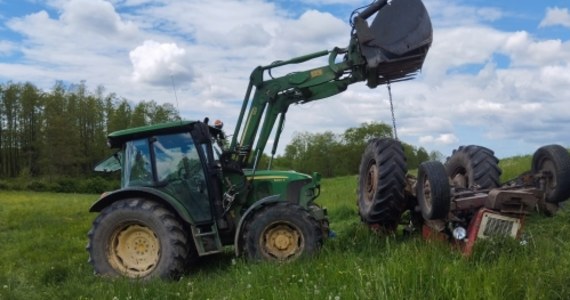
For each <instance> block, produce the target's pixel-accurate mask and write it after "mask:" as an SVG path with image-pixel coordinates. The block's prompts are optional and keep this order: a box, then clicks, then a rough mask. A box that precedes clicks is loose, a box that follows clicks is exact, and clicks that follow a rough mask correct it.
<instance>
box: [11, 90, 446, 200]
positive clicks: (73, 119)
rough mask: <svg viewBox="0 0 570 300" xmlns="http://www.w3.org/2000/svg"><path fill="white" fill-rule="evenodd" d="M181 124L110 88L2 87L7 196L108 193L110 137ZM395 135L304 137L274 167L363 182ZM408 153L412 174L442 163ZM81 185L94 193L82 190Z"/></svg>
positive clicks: (366, 132)
mask: <svg viewBox="0 0 570 300" xmlns="http://www.w3.org/2000/svg"><path fill="white" fill-rule="evenodd" d="M201 117H203V116H197V117H196V119H200V118H201ZM174 120H180V114H179V113H178V111H177V109H176V108H175V107H174V106H173V105H171V104H169V103H165V104H161V105H159V104H157V103H156V102H155V101H154V100H144V101H137V102H134V101H130V100H128V99H125V98H122V97H120V96H118V95H116V94H114V93H106V91H105V88H104V87H102V86H99V87H97V88H96V89H95V91H90V90H89V89H88V88H87V85H86V83H85V82H80V83H77V84H65V83H63V82H56V83H55V85H54V86H53V88H52V89H51V90H50V91H43V90H41V89H39V88H37V87H36V86H35V85H34V84H32V83H13V82H7V83H4V84H0V189H31V190H50V191H64V192H65V191H73V192H76V191H85V190H87V191H88V192H89V191H92V190H93V189H95V191H96V192H99V189H103V188H107V187H108V185H105V184H101V182H102V181H101V180H102V179H101V178H100V177H99V175H97V174H95V173H93V171H92V170H93V168H94V166H95V165H96V164H97V163H98V162H99V161H101V160H103V159H104V158H106V157H107V156H109V155H110V154H111V150H110V149H108V148H107V146H106V136H107V134H108V133H111V132H113V131H116V130H120V129H125V128H129V127H136V126H143V125H150V124H157V123H163V122H168V121H174ZM391 132H392V131H391V127H390V126H388V125H386V124H383V123H375V122H373V123H363V124H361V126H360V127H357V128H348V129H347V130H346V131H345V132H344V133H343V134H335V133H333V132H324V133H309V132H297V133H295V134H294V137H293V139H292V140H291V142H290V143H289V144H288V145H286V148H285V152H284V153H283V154H282V155H279V156H278V157H276V158H275V159H274V161H273V164H272V165H273V167H274V168H276V169H294V170H298V171H301V172H307V173H310V172H312V171H318V172H320V173H321V174H322V175H323V176H324V177H336V176H343V175H351V174H357V172H358V165H359V160H360V154H361V153H362V151H363V149H364V147H365V146H366V143H367V141H368V140H369V139H370V138H372V137H378V136H380V137H382V136H383V137H389V136H391ZM404 148H405V152H406V155H407V159H408V166H409V169H414V168H416V167H417V166H418V165H419V163H421V162H422V161H425V160H428V159H430V158H431V159H439V158H441V154H439V153H436V152H432V153H428V152H427V151H426V150H425V149H424V148H416V147H414V146H412V145H409V144H405V143H404ZM265 159H268V158H267V157H265ZM103 178H104V179H105V180H106V181H109V179H111V180H113V178H114V177H109V176H107V177H103ZM81 180H84V181H85V180H87V183H85V184H86V185H87V186H93V188H92V189H89V188H80V187H78V186H80V184H79V183H78V182H80V181H81ZM93 180H96V181H95V182H93Z"/></svg>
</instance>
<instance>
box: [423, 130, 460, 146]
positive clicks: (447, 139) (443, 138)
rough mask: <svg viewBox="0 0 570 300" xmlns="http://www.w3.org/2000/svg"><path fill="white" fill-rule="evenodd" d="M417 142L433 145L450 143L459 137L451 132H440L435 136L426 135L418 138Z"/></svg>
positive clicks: (453, 142)
mask: <svg viewBox="0 0 570 300" xmlns="http://www.w3.org/2000/svg"><path fill="white" fill-rule="evenodd" d="M418 141H419V143H420V144H422V145H428V146H433V145H434V144H435V145H452V144H455V143H457V142H458V141H459V139H458V138H457V137H456V136H455V135H454V134H452V133H444V134H440V135H438V136H436V137H434V136H432V135H426V136H422V137H420V138H419V140H418Z"/></svg>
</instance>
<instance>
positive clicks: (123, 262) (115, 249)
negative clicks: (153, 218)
mask: <svg viewBox="0 0 570 300" xmlns="http://www.w3.org/2000/svg"><path fill="white" fill-rule="evenodd" d="M108 256H109V257H108V258H109V262H110V263H111V265H112V267H113V268H114V269H115V270H117V271H119V272H120V273H122V274H124V275H126V276H128V277H132V278H136V277H144V276H146V275H148V274H149V273H151V272H152V271H153V270H154V268H155V267H156V265H157V264H158V260H159V259H160V242H159V240H158V237H157V236H156V234H155V233H154V231H153V230H152V229H150V228H149V227H146V226H143V225H138V224H130V225H127V226H124V227H120V228H118V229H117V230H116V231H115V233H114V234H113V235H112V237H111V244H110V249H109V252H108Z"/></svg>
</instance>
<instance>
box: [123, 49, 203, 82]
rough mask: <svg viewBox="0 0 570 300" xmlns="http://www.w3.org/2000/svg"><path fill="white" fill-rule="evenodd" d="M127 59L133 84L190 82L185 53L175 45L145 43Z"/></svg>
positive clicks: (190, 77) (190, 72)
mask: <svg viewBox="0 0 570 300" xmlns="http://www.w3.org/2000/svg"><path fill="white" fill-rule="evenodd" d="M129 57H130V59H131V63H132V64H133V75H132V78H133V80H134V81H135V82H140V83H150V84H160V85H164V84H170V82H171V80H172V79H174V78H176V82H185V81H191V80H192V76H193V71H192V69H191V68H190V66H186V64H187V62H188V61H189V58H188V57H187V56H186V51H185V50H184V49H181V48H179V47H178V46H177V45H176V44H173V43H163V44H160V43H158V42H155V41H145V42H144V44H142V45H141V46H138V47H136V48H135V49H134V50H133V51H131V52H130V53H129Z"/></svg>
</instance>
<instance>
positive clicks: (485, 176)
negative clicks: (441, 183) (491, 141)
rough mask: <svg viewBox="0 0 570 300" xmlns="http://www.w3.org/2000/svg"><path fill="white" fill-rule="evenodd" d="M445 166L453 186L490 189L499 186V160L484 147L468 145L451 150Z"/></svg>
mask: <svg viewBox="0 0 570 300" xmlns="http://www.w3.org/2000/svg"><path fill="white" fill-rule="evenodd" d="M445 168H446V170H447V175H448V176H449V178H451V180H453V183H454V185H455V187H459V188H466V189H474V188H478V189H492V188H496V187H499V186H500V177H501V169H500V168H499V160H498V159H497V158H496V157H495V155H494V153H493V151H492V150H490V149H488V148H485V147H481V146H475V145H469V146H461V147H459V148H458V149H457V150H453V154H452V155H451V157H449V158H448V159H447V162H446V163H445Z"/></svg>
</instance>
